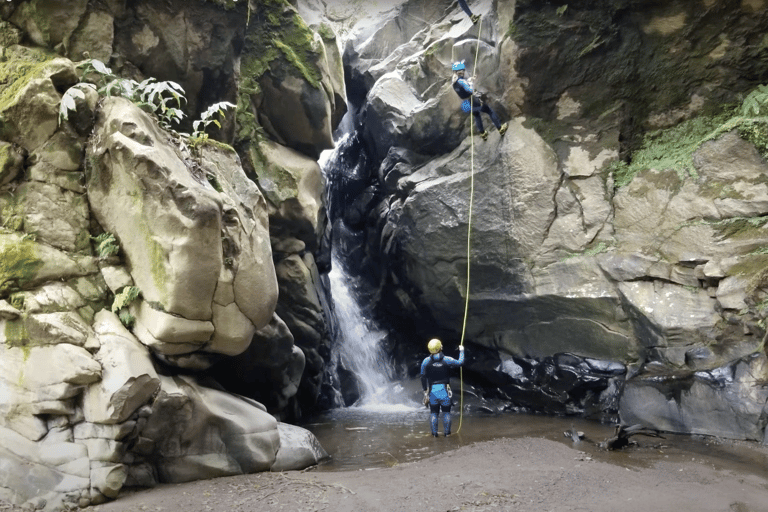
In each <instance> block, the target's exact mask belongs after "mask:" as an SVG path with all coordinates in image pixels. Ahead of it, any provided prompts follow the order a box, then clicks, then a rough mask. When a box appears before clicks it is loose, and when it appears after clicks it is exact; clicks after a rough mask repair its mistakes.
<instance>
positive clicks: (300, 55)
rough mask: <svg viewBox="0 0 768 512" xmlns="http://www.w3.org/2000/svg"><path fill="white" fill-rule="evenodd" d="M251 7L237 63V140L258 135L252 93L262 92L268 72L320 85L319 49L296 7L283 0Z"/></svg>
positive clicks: (314, 85)
mask: <svg viewBox="0 0 768 512" xmlns="http://www.w3.org/2000/svg"><path fill="white" fill-rule="evenodd" d="M254 8H255V10H254V11H253V12H251V13H250V17H251V23H249V24H248V32H247V34H246V48H245V51H244V52H243V57H242V60H241V63H240V83H239V84H238V85H239V87H238V99H237V114H236V116H237V122H238V126H239V127H240V129H239V130H238V133H237V138H238V140H247V139H248V138H249V137H251V136H256V135H258V129H257V128H256V126H258V121H257V119H256V118H255V115H254V113H253V112H252V111H251V104H252V100H253V99H254V96H256V95H258V94H260V93H261V86H260V85H259V80H260V79H261V77H262V76H263V75H264V74H265V73H266V72H267V71H269V72H270V74H271V75H272V77H273V78H274V79H275V80H276V81H278V82H279V81H280V80H282V79H283V78H284V77H285V76H287V75H292V76H298V77H302V78H303V79H304V80H306V81H307V83H309V84H310V86H312V87H314V88H316V89H320V88H321V87H322V85H321V78H322V77H321V73H320V70H319V69H318V67H317V64H316V63H317V62H318V61H319V60H320V57H321V52H322V48H321V47H320V45H319V44H317V43H316V41H315V39H314V33H313V32H312V30H311V29H310V28H309V27H307V25H306V24H305V23H304V21H303V20H302V19H301V17H300V16H299V15H298V13H297V12H296V11H295V9H293V7H291V6H290V4H289V3H288V2H287V1H286V0H262V1H260V2H258V4H257V5H256V6H255V7H254ZM326 35H328V34H327V31H326ZM321 37H323V36H322V35H321Z"/></svg>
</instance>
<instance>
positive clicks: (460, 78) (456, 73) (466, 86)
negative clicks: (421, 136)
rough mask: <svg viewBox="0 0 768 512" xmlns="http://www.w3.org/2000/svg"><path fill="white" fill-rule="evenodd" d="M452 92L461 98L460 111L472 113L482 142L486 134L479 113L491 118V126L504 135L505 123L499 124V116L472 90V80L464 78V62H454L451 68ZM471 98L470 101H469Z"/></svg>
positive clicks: (486, 138)
mask: <svg viewBox="0 0 768 512" xmlns="http://www.w3.org/2000/svg"><path fill="white" fill-rule="evenodd" d="M452 69H453V90H454V91H456V94H458V95H459V98H461V99H462V100H464V101H462V102H461V110H463V111H464V112H467V113H469V112H472V114H473V115H474V117H475V125H476V126H477V129H478V130H479V131H480V136H481V137H482V138H483V140H488V132H487V131H486V130H485V129H483V120H482V119H481V118H480V112H485V113H486V114H488V115H489V116H490V118H491V121H492V122H493V125H494V126H495V127H496V129H497V130H499V135H504V133H506V131H507V126H508V125H507V123H504V124H501V121H500V120H499V116H497V115H496V113H495V112H494V111H493V110H492V109H491V107H489V106H488V104H486V103H485V102H484V101H483V98H482V95H481V94H480V93H478V92H477V91H475V90H474V88H473V87H472V82H473V80H472V79H471V78H464V72H465V71H466V66H465V65H464V61H463V60H462V61H459V62H454V63H453V66H452ZM470 98H471V100H470Z"/></svg>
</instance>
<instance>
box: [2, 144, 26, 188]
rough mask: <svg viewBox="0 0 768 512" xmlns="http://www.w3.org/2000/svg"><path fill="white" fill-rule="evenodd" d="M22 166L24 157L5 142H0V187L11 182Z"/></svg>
mask: <svg viewBox="0 0 768 512" xmlns="http://www.w3.org/2000/svg"><path fill="white" fill-rule="evenodd" d="M23 166H24V155H22V154H21V152H20V151H19V150H18V149H17V148H16V147H14V146H13V145H12V144H8V143H7V142H0V186H3V185H7V184H8V183H10V182H11V181H13V180H14V179H15V178H16V176H18V175H19V172H20V171H21V170H22V169H23Z"/></svg>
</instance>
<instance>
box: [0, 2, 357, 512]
mask: <svg viewBox="0 0 768 512" xmlns="http://www.w3.org/2000/svg"><path fill="white" fill-rule="evenodd" d="M257 7H258V8H262V6H261V4H257V3H255V2H253V3H252V5H251V6H248V5H246V3H245V2H243V3H240V4H237V5H228V3H225V2H208V1H196V2H192V3H189V2H176V3H164V4H162V5H160V4H156V3H153V2H145V1H142V2H134V3H132V4H131V5H122V4H121V3H120V2H106V3H96V4H93V3H89V2H80V1H78V2H73V3H71V4H67V5H64V4H62V3H60V2H48V1H46V0H28V1H22V2H14V3H13V4H10V3H4V5H2V6H0V16H1V17H2V19H3V21H2V24H1V25H0V34H2V38H0V44H2V54H3V61H2V63H0V79H2V80H0V82H1V83H0V139H2V141H0V223H1V224H2V230H1V231H2V232H0V255H1V256H2V265H0V339H1V341H2V343H0V352H2V353H3V355H2V358H0V370H2V371H0V412H2V413H3V414H2V416H3V417H2V419H0V439H1V442H0V466H2V468H3V471H2V474H3V476H2V479H1V480H2V481H0V499H2V500H7V501H11V502H12V503H14V504H26V505H27V506H32V507H35V508H37V509H43V508H44V509H45V510H52V511H53V510H62V509H63V508H66V507H70V508H71V507H73V506H80V507H86V506H88V505H95V504H98V503H101V502H103V501H104V500H106V499H111V498H115V497H116V496H117V495H118V493H119V492H120V490H121V489H122V488H123V487H124V486H125V485H130V486H152V485H156V484H157V483H159V482H180V481H188V480H194V479H200V478H210V477H213V476H221V475H232V474H239V473H244V472H251V471H264V470H269V469H270V468H272V467H273V466H275V464H277V466H276V467H279V468H280V469H281V470H282V469H299V468H303V467H306V466H307V465H311V464H314V463H316V462H317V461H319V460H320V459H321V458H323V457H325V456H326V454H325V453H324V451H323V450H322V448H320V447H319V446H317V441H316V439H314V436H313V435H312V434H310V433H309V432H308V431H306V430H304V429H300V428H299V427H291V426H280V425H282V424H279V422H278V421H277V419H276V417H275V416H274V415H273V414H270V412H274V414H275V415H278V416H280V417H281V418H282V417H286V418H289V419H290V418H295V417H297V416H299V415H301V414H302V407H307V406H310V405H313V404H314V402H315V401H316V399H317V394H318V393H319V385H318V384H313V385H311V386H308V387H307V390H308V391H306V392H305V394H304V395H303V396H304V398H303V399H304V400H305V402H304V403H303V404H301V403H299V400H300V398H299V389H300V388H301V386H302V381H303V380H304V379H306V380H307V381H308V382H310V383H313V382H315V381H316V380H317V379H318V375H320V374H321V373H322V371H323V367H324V362H323V355H321V354H320V352H321V349H320V347H321V346H327V343H328V341H327V335H325V327H324V325H325V324H324V318H323V315H322V309H321V307H320V306H319V303H318V301H317V289H316V285H315V283H316V282H317V279H316V276H317V270H316V266H315V263H314V259H313V256H312V251H316V250H317V249H318V247H319V243H318V242H319V236H320V234H321V233H322V232H323V231H324V224H323V223H324V204H323V184H322V181H321V176H320V172H319V168H318V167H317V163H316V162H315V161H314V160H312V159H311V157H308V156H305V155H304V154H302V153H301V152H302V151H303V152H304V153H306V154H310V155H315V154H317V153H318V152H319V151H320V150H322V149H323V148H325V147H328V146H329V145H331V144H332V143H331V139H330V133H331V131H332V130H333V128H334V127H335V123H336V122H338V120H339V119H340V117H341V115H342V113H343V112H344V110H345V108H346V106H345V104H344V98H345V96H344V91H343V81H342V79H341V77H342V73H341V65H340V57H339V53H338V51H337V50H334V47H333V45H335V44H336V40H335V36H333V35H332V32H330V31H326V32H324V35H323V36H320V35H318V34H316V33H314V32H313V31H312V30H310V29H309V28H308V27H307V26H306V25H305V24H303V22H302V23H299V24H298V25H296V30H295V31H294V35H296V34H298V35H300V36H301V37H308V38H309V41H311V45H310V47H309V50H311V52H310V54H307V55H304V56H303V58H306V59H307V60H306V62H296V61H291V62H292V66H293V67H292V71H291V72H290V73H287V74H286V73H285V71H286V69H285V67H283V66H281V65H279V63H285V62H288V61H287V60H286V59H287V58H288V57H290V55H291V54H290V52H288V54H289V55H288V57H286V56H285V53H278V54H276V55H270V58H271V59H272V60H273V61H275V60H276V61H275V62H272V61H268V60H267V61H262V62H267V63H269V62H272V64H271V69H269V67H268V68H260V67H256V68H249V67H240V66H239V65H240V63H241V62H253V61H248V58H249V57H251V58H253V57H255V56H256V55H254V54H249V53H248V52H249V51H250V50H248V49H246V47H247V46H248V45H246V44H244V41H245V39H246V37H250V36H248V35H247V34H250V35H253V32H248V31H249V30H251V31H253V30H257V28H256V27H255V25H256V24H254V23H251V24H250V25H249V24H248V17H247V12H248V10H249V9H254V8H257ZM269 8H272V9H278V10H279V12H281V13H284V14H285V16H286V17H287V18H290V19H295V20H297V21H300V19H299V18H298V17H296V16H295V9H293V8H292V7H290V5H289V4H288V3H283V2H275V3H274V4H270V7H269ZM278 29H279V27H272V30H273V34H278V32H279V31H278ZM22 43H23V45H22ZM326 45H327V46H326ZM248 48H251V49H252V48H253V47H250V46H248ZM261 50H263V48H259V50H258V51H259V52H261ZM286 50H290V47H286ZM53 52H55V53H53ZM294 56H295V55H294ZM88 58H97V59H100V60H102V61H103V62H104V63H105V64H106V65H108V66H110V68H111V72H112V73H113V75H110V76H109V79H115V80H118V81H120V80H128V79H134V80H136V81H139V80H143V79H145V78H147V77H152V78H154V79H156V80H172V81H174V82H176V83H178V84H181V85H182V86H183V88H184V90H185V93H186V99H187V102H186V103H183V102H182V104H181V105H182V107H183V108H184V110H185V113H186V114H187V115H188V116H189V118H190V119H194V118H195V117H197V116H198V115H199V113H200V112H201V111H203V110H205V108H207V106H208V105H210V104H212V103H214V102H219V101H226V100H229V101H233V102H234V101H237V103H238V107H239V108H238V112H237V113H234V112H231V111H230V112H228V113H227V115H226V118H225V119H224V120H223V123H222V127H221V129H217V130H210V131H215V133H210V134H209V136H205V134H203V133H201V132H197V133H196V134H194V135H193V136H191V137H190V135H179V134H178V133H175V132H172V131H167V130H165V129H163V128H161V124H160V123H159V122H158V121H159V120H158V116H157V115H156V114H152V113H151V111H152V108H151V107H150V106H149V105H147V104H144V105H142V107H140V106H139V105H137V104H135V103H134V102H131V101H129V99H127V98H121V97H118V96H120V94H116V93H115V90H114V89H113V90H111V93H110V94H109V95H108V96H109V97H105V96H107V95H105V94H104V89H102V90H101V91H99V90H98V86H101V85H103V82H100V80H101V79H104V78H105V76H101V74H103V68H98V69H97V68H94V67H93V66H89V65H88V63H87V62H86V63H85V64H83V63H82V62H78V61H82V60H85V59H88ZM278 61H279V62H278ZM305 64H306V66H305ZM99 69H101V71H99ZM302 69H303V70H304V71H307V72H310V74H311V76H312V77H316V79H317V82H318V84H319V87H318V86H316V85H315V84H314V82H313V80H309V78H308V77H307V76H304V75H302V72H301V70H302ZM84 70H85V71H89V73H88V74H87V76H83V75H82V73H83V71H84ZM94 70H96V71H94ZM270 73H271V75H270ZM288 75H290V76H291V78H290V80H292V82H291V83H292V84H294V86H295V87H294V89H295V90H296V94H297V96H295V97H293V98H289V100H286V98H281V99H280V100H279V101H278V99H276V98H275V97H272V96H270V97H269V98H267V101H270V102H273V103H274V104H282V105H284V106H285V107H286V108H290V109H292V111H293V112H294V114H293V115H292V116H291V117H290V118H288V117H285V116H282V112H279V111H276V112H272V113H271V114H269V115H274V116H278V117H279V120H280V122H281V123H282V124H280V123H277V120H278V119H275V120H274V122H273V121H270V120H269V115H267V116H266V117H262V118H261V120H260V122H261V123H263V127H262V125H260V124H259V121H253V120H252V121H250V122H245V123H238V122H237V121H242V120H246V121H248V113H249V112H253V111H261V112H263V113H265V114H266V112H267V110H268V109H266V107H265V106H264V104H263V103H262V101H263V100H264V97H263V96H261V95H260V94H261V93H256V92H254V91H250V90H243V89H248V88H247V85H248V84H253V83H255V82H258V81H262V83H264V84H265V88H266V84H268V83H271V84H272V86H273V87H276V86H277V85H279V83H280V82H281V81H282V80H284V79H285V80H287V79H289V77H288ZM118 77H119V78H118ZM297 77H298V78H297ZM85 80H92V81H95V82H97V83H98V85H97V87H91V86H88V85H84V84H83V83H82V81H85ZM270 81H271V82H270ZM124 83H127V82H124ZM134 85H135V83H134ZM73 86H74V89H72V90H70V88H71V87H73ZM310 89H312V90H315V89H316V90H317V91H318V92H317V94H315V95H314V96H313V98H314V99H313V101H312V102H310V103H302V101H301V95H302V94H304V93H306V92H307V91H308V90H310ZM75 90H76V91H79V92H76V93H73V92H72V91H75ZM272 92H274V91H272ZM65 93H68V94H67V95H66V96H65ZM124 93H125V92H124ZM241 93H242V96H239V95H240V94H241ZM63 97H66V98H67V100H66V103H65V107H61V104H62V98H63ZM238 97H239V99H238ZM252 100H253V101H255V103H253V104H251V101H252ZM291 102H295V104H292V103H291ZM145 103H146V102H145ZM60 107H61V110H60ZM291 123H295V125H294V127H295V129H292V127H291ZM278 125H279V127H280V130H282V131H283V132H284V133H285V134H291V135H295V136H296V137H297V138H291V137H282V138H281V137H279V134H278V132H276V131H273V130H274V127H275V126H278ZM212 127H213V125H211V126H210V127H209V128H212ZM190 128H191V122H188V121H185V122H183V123H182V126H181V129H182V130H184V129H186V130H188V131H191V130H190ZM299 128H301V129H299ZM249 130H250V131H249ZM246 132H247V133H250V135H251V136H253V139H252V140H251V139H250V138H248V140H247V142H248V144H244V142H245V140H246V139H245V138H243V137H242V136H241V135H242V134H243V133H246ZM267 132H268V133H269V134H270V135H268V136H265V133H267ZM214 136H215V137H217V138H218V139H220V140H224V142H218V141H215V140H213V137H214ZM269 136H271V137H273V138H278V140H279V142H282V143H284V144H285V143H290V144H293V146H294V147H292V148H288V147H283V146H279V145H278V143H276V142H274V141H271V140H269V138H268V137H269ZM226 142H230V143H235V142H236V143H237V144H238V147H239V149H241V150H242V152H241V153H240V154H238V153H237V152H236V151H235V150H234V149H233V147H232V146H230V145H228V144H226ZM251 142H253V144H254V147H259V145H261V147H264V148H267V147H268V148H269V151H266V150H265V153H267V155H266V156H265V157H263V158H262V159H261V160H260V162H262V163H263V164H264V166H265V167H269V169H270V172H274V173H276V175H277V176H281V177H282V176H283V174H281V173H284V172H285V173H286V175H288V176H290V177H291V178H290V179H283V180H282V181H280V182H278V183H277V184H271V183H270V182H269V176H268V175H266V174H262V175H261V176H260V175H258V173H255V172H253V169H254V168H253V165H251V164H250V162H251V153H250V152H249V151H248V150H249V148H250V143H251ZM241 156H242V157H243V160H241ZM242 162H246V165H243V163H242ZM244 169H245V170H244ZM284 169H287V170H288V171H284ZM246 170H247V171H249V173H250V174H249V175H246V172H245V171H246ZM259 170H261V168H260V169H259ZM281 179H282V178H281ZM280 186H283V187H284V190H281V189H280ZM272 219H274V225H275V226H276V227H278V226H279V228H276V229H275V230H274V232H272V231H271V230H270V224H271V223H272ZM300 240H301V241H300ZM272 244H276V245H277V246H279V247H280V251H279V252H277V253H273V251H272V247H271V245H272ZM286 250H287V252H286ZM275 254H279V255H280V258H275ZM283 258H287V261H286V262H285V263H283V264H282V267H281V266H280V261H282V259H283ZM296 259H298V261H300V262H301V265H302V267H301V270H300V271H299V272H298V273H296V272H294V270H295V269H296V268H298V267H297V266H296V264H295V262H294V260H296ZM289 262H290V263H291V264H292V265H288V263H289ZM283 267H288V268H290V269H291V270H289V271H281V272H278V271H277V270H276V268H283ZM284 280H287V281H286V282H287V283H290V284H289V286H288V287H289V288H291V287H292V289H293V288H295V292H292V294H287V293H286V296H287V301H285V302H284V303H283V305H282V306H281V311H284V312H285V318H286V319H287V320H286V321H284V320H283V318H281V317H280V316H278V315H277V314H276V310H277V309H278V304H277V303H278V291H279V289H282V288H285V287H286V284H285V282H283V281H284ZM281 293H283V292H281ZM293 300H298V301H300V304H297V307H298V308H299V309H297V310H296V311H293V310H292V309H291V304H290V301H293ZM311 308H315V309H316V310H311ZM305 310H306V311H308V312H307V313H306V314H305V313H302V312H304V311H305ZM291 329H293V331H292V330H291ZM305 338H307V340H308V341H305ZM310 346H311V347H314V348H313V349H312V351H311V352H310ZM303 347H307V348H306V350H307V351H308V352H307V353H308V356H307V357H309V358H310V359H311V360H312V364H313V365H314V366H313V367H312V368H313V370H312V372H311V374H310V375H309V376H306V374H305V368H306V366H305V360H306V359H307V357H305V353H304V351H303V350H304V348H303ZM249 350H250V352H249ZM240 354H250V356H249V357H248V359H247V361H248V364H249V365H251V368H268V369H269V379H267V380H266V381H264V382H261V383H259V389H258V390H256V391H258V393H254V392H253V390H243V391H251V392H249V393H247V394H249V395H250V396H254V395H255V394H258V395H259V397H260V398H262V397H263V398H264V399H265V401H266V402H268V405H269V407H270V409H271V411H270V412H268V411H267V408H266V407H265V406H264V405H262V404H260V403H259V402H256V401H255V400H253V399H252V398H248V397H244V396H240V395H238V394H234V393H233V392H231V391H229V390H227V389H225V388H223V387H222V386H221V384H220V383H219V382H216V381H215V380H213V379H212V378H211V375H212V374H213V373H214V372H213V370H211V366H212V365H214V364H217V363H221V362H223V361H224V362H225V361H227V360H229V359H230V358H232V357H233V356H237V355H240ZM275 354H279V355H280V357H278V358H273V356H274V355H275ZM179 369H182V372H183V373H184V375H183V376H181V375H178V373H179ZM267 399H269V400H267ZM25 468H33V469H32V470H31V471H32V472H31V473H29V474H28V472H27V471H26V469H25Z"/></svg>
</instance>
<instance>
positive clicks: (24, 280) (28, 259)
mask: <svg viewBox="0 0 768 512" xmlns="http://www.w3.org/2000/svg"><path fill="white" fill-rule="evenodd" d="M35 246H36V244H35V243H34V242H33V241H31V240H29V239H26V238H18V237H7V236H3V237H0V296H2V295H5V294H7V293H8V292H9V291H12V290H16V289H19V288H23V287H24V286H25V285H26V284H28V283H29V282H30V281H32V280H33V279H34V278H35V276H36V275H37V271H38V270H39V269H40V267H42V266H43V262H42V260H40V258H38V256H37V254H36V250H35Z"/></svg>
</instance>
